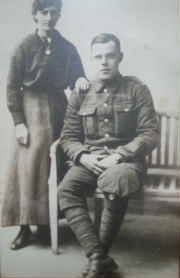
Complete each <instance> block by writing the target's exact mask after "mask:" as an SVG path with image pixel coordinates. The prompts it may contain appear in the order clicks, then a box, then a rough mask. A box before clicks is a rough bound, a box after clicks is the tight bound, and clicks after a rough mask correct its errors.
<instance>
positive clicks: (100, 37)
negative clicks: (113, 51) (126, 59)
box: [91, 33, 121, 52]
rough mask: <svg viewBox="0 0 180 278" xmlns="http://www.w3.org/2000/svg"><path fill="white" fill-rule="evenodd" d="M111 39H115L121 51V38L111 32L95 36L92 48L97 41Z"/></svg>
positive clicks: (102, 41) (103, 41) (104, 41)
mask: <svg viewBox="0 0 180 278" xmlns="http://www.w3.org/2000/svg"><path fill="white" fill-rule="evenodd" d="M110 41H113V42H114V43H115V44H116V47H117V50H118V51H119V52H121V44H120V40H119V39H118V38H117V37H116V36H115V35H114V34H111V33H101V34H99V35H97V36H95V37H94V38H93V39H92V41H91V48H92V46H93V45H94V44H96V43H106V42H110Z"/></svg>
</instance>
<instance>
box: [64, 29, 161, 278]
mask: <svg viewBox="0 0 180 278" xmlns="http://www.w3.org/2000/svg"><path fill="white" fill-rule="evenodd" d="M91 54H92V60H93V62H94V65H95V71H96V80H94V81H92V82H91V85H90V88H89V89H88V90H87V92H82V91H81V92H79V93H76V92H75V93H73V94H72V97H71V99H70V102H69V105H68V108H67V113H66V117H65V123H64V128H63V131H62V135H61V140H60V143H61V146H62V149H63V151H64V153H65V154H66V155H67V156H68V158H69V159H70V160H72V161H73V162H74V163H73V166H72V167H71V168H70V169H69V171H68V172H67V174H66V175H65V177H64V179H63V180H62V182H61V184H60V188H59V201H60V207H61V210H63V211H64V213H65V217H66V218H67V220H68V223H69V225H70V227H71V228H72V230H73V232H74V233H75V235H76V237H77V239H78V241H79V243H80V244H81V246H82V248H83V250H84V251H85V254H86V256H87V258H88V264H87V266H86V269H85V271H84V272H83V273H82V277H86V278H97V277H99V275H100V274H105V275H107V274H110V273H112V272H114V271H115V270H116V269H117V267H118V265H117V264H116V262H115V261H114V260H113V259H112V258H111V257H110V256H109V255H108V253H109V250H110V248H111V246H112V243H113V241H114V240H115V237H116V235H117V233H118V231H119V228H120V225H121V223H122V221H123V218H124V215H125V212H126V210H127V204H128V199H129V197H130V196H131V195H132V193H135V192H137V191H138V190H139V189H140V188H141V186H142V179H143V175H144V174H145V171H146V165H145V156H146V155H147V154H149V153H150V152H151V151H152V150H153V149H154V147H155V146H156V144H157V141H158V137H159V136H158V125H157V119H156V113H155V110H154V105H153V101H152V97H151V94H150V92H149V89H148V88H147V86H146V85H144V84H143V83H141V82H140V81H139V80H138V79H137V78H135V77H130V76H122V75H121V74H120V73H119V64H120V62H121V61H122V58H123V53H122V51H121V46H120V42H119V40H118V38H117V37H116V36H114V35H113V34H100V35H98V36H96V37H95V38H94V39H93V40H92V43H91ZM96 187H98V188H99V189H101V190H102V192H103V193H104V196H105V203H104V210H103V212H102V219H101V224H100V230H99V234H98V235H97V233H96V231H95V228H94V225H93V223H92V221H91V219H90V217H89V212H88V208H87V203H86V197H87V196H88V195H89V194H90V193H91V192H93V191H94V190H95V189H96Z"/></svg>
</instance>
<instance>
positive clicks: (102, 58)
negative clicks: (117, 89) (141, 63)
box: [91, 41, 123, 80]
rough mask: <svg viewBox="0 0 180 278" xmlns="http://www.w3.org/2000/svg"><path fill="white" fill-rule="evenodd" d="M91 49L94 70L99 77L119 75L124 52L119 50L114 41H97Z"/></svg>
mask: <svg viewBox="0 0 180 278" xmlns="http://www.w3.org/2000/svg"><path fill="white" fill-rule="evenodd" d="M91 51H92V59H93V64H94V70H95V72H96V76H97V77H98V78H99V79H101V80H109V79H112V78H113V77H114V76H116V75H117V73H118V72H119V63H120V62H121V60H122V57H123V54H122V53H120V52H119V50H118V48H117V46H116V44H115V42H114V41H109V42H107V43H95V44H94V45H93V46H92V49H91Z"/></svg>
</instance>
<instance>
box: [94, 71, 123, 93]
mask: <svg viewBox="0 0 180 278" xmlns="http://www.w3.org/2000/svg"><path fill="white" fill-rule="evenodd" d="M121 80H122V75H121V74H120V73H118V75H117V76H116V77H114V78H113V79H111V80H108V81H103V80H98V79H95V80H93V81H92V88H93V89H94V91H95V92H96V93H102V92H103V90H104V89H105V88H106V89H108V90H109V91H110V92H112V93H114V92H116V91H117V88H118V87H119V85H120V82H121Z"/></svg>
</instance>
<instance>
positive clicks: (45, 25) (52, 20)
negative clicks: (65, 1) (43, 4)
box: [34, 6, 60, 32]
mask: <svg viewBox="0 0 180 278" xmlns="http://www.w3.org/2000/svg"><path fill="white" fill-rule="evenodd" d="M59 17H60V10H59V9H57V8H55V7H53V6H52V7H47V8H45V9H44V10H38V11H37V13H36V14H35V15H34V19H35V22H36V25H37V28H38V30H39V31H41V32H47V31H50V30H52V29H53V28H54V27H55V25H56V23H57V21H58V19H59Z"/></svg>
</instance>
